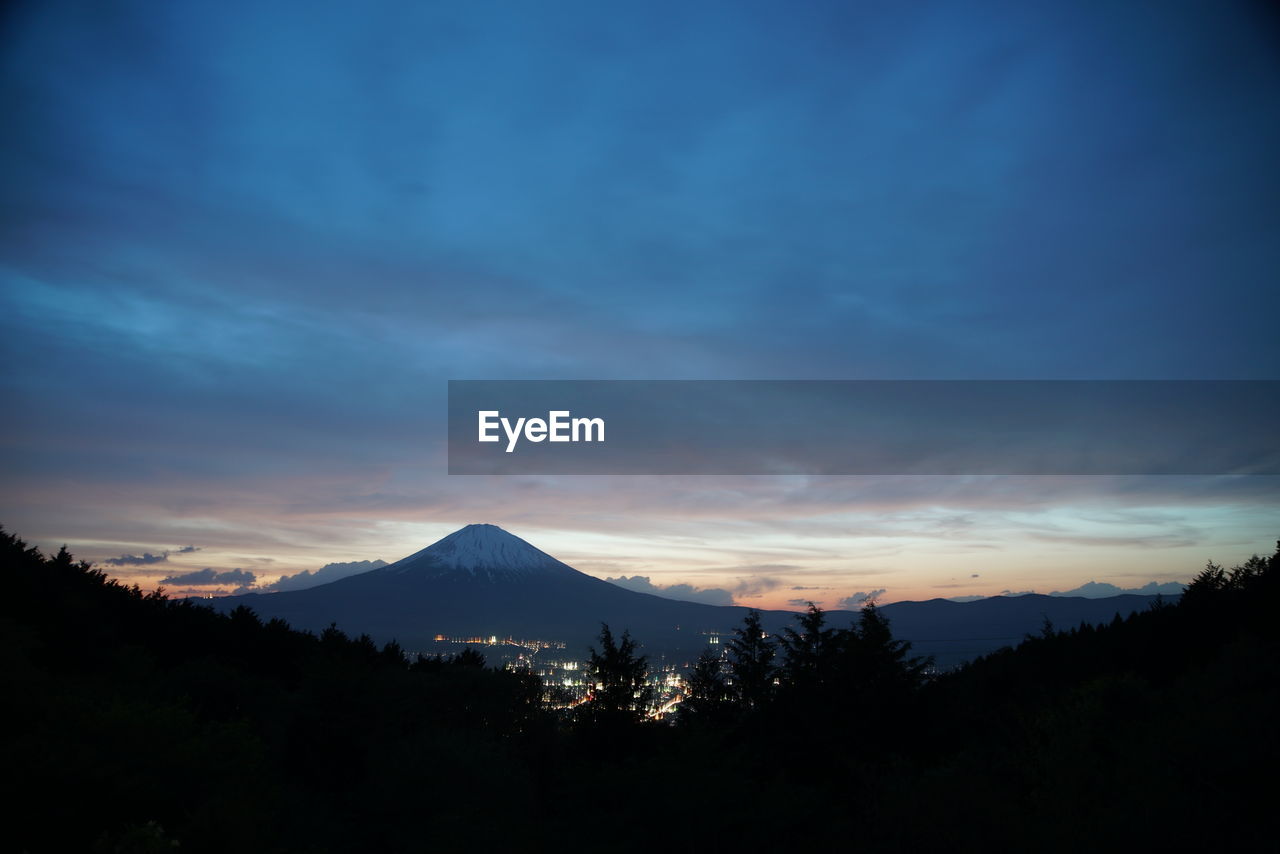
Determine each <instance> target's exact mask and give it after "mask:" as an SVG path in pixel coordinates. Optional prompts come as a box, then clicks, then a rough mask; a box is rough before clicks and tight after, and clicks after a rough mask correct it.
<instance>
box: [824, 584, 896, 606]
mask: <svg viewBox="0 0 1280 854" xmlns="http://www.w3.org/2000/svg"><path fill="white" fill-rule="evenodd" d="M885 592H886V591H885V588H883V587H881V588H880V589H879V590H872V591H869V592H863V591H859V592H857V593H854V594H852V595H850V596H846V597H844V598H843V599H841V600H840V601H839V602H837V603H836V607H838V608H861V607H863V606H864V605H869V604H872V603H874V602H875V601H876V599H878V598H880V597H881V596H883V595H884V594H885Z"/></svg>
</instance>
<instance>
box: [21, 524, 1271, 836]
mask: <svg viewBox="0 0 1280 854" xmlns="http://www.w3.org/2000/svg"><path fill="white" fill-rule="evenodd" d="M0 572H2V575H0V578H3V582H4V596H3V597H0V633H2V634H0V650H2V651H3V652H2V654H3V655H4V656H5V668H4V673H5V674H6V677H7V681H8V683H9V687H10V692H9V697H10V701H9V702H8V703H6V704H5V706H4V710H5V711H4V714H5V718H6V720H5V721H4V723H5V724H6V725H5V726H4V728H3V732H4V735H3V743H2V744H0V750H3V755H4V756H5V758H6V769H5V771H6V773H5V774H4V775H2V776H0V780H2V781H3V782H0V786H2V787H3V790H2V791H0V796H2V797H3V799H4V803H5V804H6V806H7V807H8V808H9V814H10V816H11V818H10V821H9V822H8V824H7V826H6V830H5V836H6V842H7V843H8V847H10V848H12V850H17V851H30V852H44V851H51V852H52V851H70V850H75V851H100V852H150V851H173V850H181V851H194V852H204V851H209V852H215V851H234V850H242V851H263V852H295V851H296V852H330V851H331V852H342V851H374V852H377V851H427V850H460V849H471V850H486V849H492V848H497V847H511V848H516V849H517V850H551V849H556V850H563V849H564V848H566V847H574V848H581V847H582V846H583V844H585V845H586V846H587V847H589V848H591V849H593V850H636V851H640V850H643V851H652V850H654V849H660V850H675V851H692V850H727V849H732V848H737V849H739V850H761V849H765V848H770V847H778V848H779V850H783V849H785V850H791V849H793V848H795V847H796V846H797V845H803V846H804V847H806V848H808V847H815V846H816V847H818V848H822V849H826V848H831V847H833V846H839V848H840V849H841V850H843V849H846V848H856V849H858V850H862V851H889V850H959V851H1000V850H1027V851H1076V850H1080V849H1081V848H1089V849H1097V848H1102V849H1106V850H1124V849H1125V848H1130V849H1133V850H1142V851H1148V850H1158V849H1160V848H1164V847H1169V848H1172V849H1177V850H1188V849H1203V850H1263V849H1265V848H1266V847H1267V846H1268V843H1270V841H1271V835H1272V829H1271V820H1270V815H1271V814H1272V810H1273V807H1274V804H1273V795H1272V793H1271V791H1270V789H1269V787H1266V786H1259V785H1258V784H1257V782H1256V781H1257V779H1258V772H1259V771H1263V772H1265V771H1266V769H1269V768H1271V767H1274V763H1275V762H1276V760H1277V759H1280V755H1277V754H1278V753H1280V749H1278V747H1277V740H1276V738H1275V735H1274V721H1275V719H1276V713H1277V711H1278V710H1277V690H1278V689H1277V685H1278V684H1280V682H1278V680H1277V677H1280V673H1278V672H1277V671H1278V670H1280V668H1278V667H1277V653H1280V637H1278V630H1277V626H1278V625H1280V622H1278V621H1277V620H1276V619H1275V614H1276V609H1277V606H1278V605H1280V601H1278V600H1280V596H1278V595H1277V587H1278V586H1280V548H1278V549H1277V553H1276V554H1275V555H1273V556H1272V557H1270V558H1256V557H1255V558H1253V559H1252V560H1250V561H1248V562H1246V563H1245V564H1243V565H1242V566H1239V567H1236V568H1234V569H1232V570H1226V569H1223V568H1220V567H1217V566H1215V565H1213V564H1210V565H1209V567H1208V568H1206V570H1205V572H1203V573H1202V574H1201V575H1200V576H1199V577H1198V578H1197V579H1196V580H1195V581H1194V582H1193V583H1192V584H1191V585H1190V586H1189V588H1188V590H1187V592H1186V594H1185V595H1184V596H1183V597H1182V599H1181V601H1180V602H1178V604H1176V605H1173V604H1165V605H1160V606H1157V607H1154V608H1151V609H1149V610H1146V611H1143V612H1140V613H1137V614H1133V615H1131V616H1129V617H1128V618H1127V619H1119V618H1117V619H1115V620H1114V621H1112V622H1111V623H1110V624H1108V625H1104V626H1100V627H1090V626H1081V627H1077V628H1074V629H1071V630H1068V631H1057V630H1054V629H1053V628H1051V627H1049V626H1046V627H1045V628H1044V630H1043V631H1042V632H1041V633H1040V634H1039V635H1038V636H1035V637H1032V638H1028V639H1027V640H1026V641H1025V642H1023V643H1022V644H1020V645H1019V646H1018V647H1017V648H1016V649H1007V650H1004V651H1001V652H998V653H995V654H993V655H990V656H987V657H985V658H981V659H978V660H977V661H975V662H973V663H972V664H970V665H968V666H966V667H964V668H963V669H961V670H959V671H957V672H954V673H949V674H945V675H942V676H939V677H936V678H932V679H930V678H928V677H927V676H926V671H925V669H924V664H925V662H924V661H922V660H920V659H918V658H916V657H915V655H914V651H913V650H911V649H910V648H909V647H908V645H907V644H905V643H904V642H902V641H899V640H895V639H894V637H893V635H892V632H891V625H890V621H888V620H886V619H885V617H884V616H883V612H881V611H876V610H875V609H871V610H869V611H865V612H862V613H861V614H860V615H859V616H858V619H857V620H856V621H853V622H852V623H851V624H844V622H845V621H843V620H841V621H836V620H831V619H829V618H830V617H831V616H832V615H827V614H823V613H822V612H821V611H819V610H817V609H814V610H811V611H810V612H809V613H808V614H806V615H802V616H801V617H800V618H799V619H797V620H796V621H795V622H794V623H793V625H792V626H791V627H790V631H789V632H783V633H781V634H780V635H778V636H776V637H767V636H766V635H765V633H764V632H763V631H762V630H761V628H760V624H759V622H758V618H759V615H757V614H755V613H754V612H748V613H747V614H746V616H745V619H744V620H743V621H742V623H741V625H739V626H738V627H737V629H736V630H735V632H734V633H733V635H732V637H731V638H730V639H729V647H730V650H729V654H728V655H727V656H726V657H725V659H724V660H723V661H720V660H718V659H715V658H712V657H709V656H708V657H704V658H703V659H701V660H700V661H699V662H698V666H697V667H696V668H695V671H694V674H693V677H692V679H691V685H690V689H689V696H688V697H687V698H686V701H685V703H684V704H682V706H681V709H680V712H679V713H678V714H677V715H675V717H674V720H673V719H671V718H668V719H666V720H664V721H652V720H648V719H646V717H645V715H644V714H643V710H644V697H643V694H644V689H643V687H642V685H641V683H640V682H639V681H637V680H638V675H639V674H642V673H643V670H644V668H645V666H646V662H645V660H644V657H643V656H642V655H641V652H642V649H641V648H640V647H638V646H637V645H636V644H635V643H634V642H633V641H632V639H631V638H630V637H629V636H628V635H627V634H625V633H623V634H614V633H613V632H612V631H610V630H609V629H608V628H605V629H604V630H602V631H601V632H600V636H599V637H598V638H597V640H596V644H595V646H596V649H595V654H594V655H593V656H592V658H591V661H590V665H589V668H588V669H589V671H590V677H591V679H592V680H593V682H594V684H596V686H597V687H596V690H595V691H594V692H593V694H592V695H591V699H590V700H589V701H588V702H585V703H583V704H581V705H580V706H578V707H577V708H574V709H569V710H556V709H554V708H553V707H552V706H551V705H550V704H549V703H548V702H547V699H546V695H545V693H544V692H543V691H542V690H541V686H540V685H539V684H538V683H537V681H536V680H535V679H533V678H531V677H528V676H522V675H517V674H514V673H508V672H503V671H497V670H493V669H489V668H486V667H485V666H484V662H483V659H482V658H481V657H480V656H478V655H477V654H475V653H470V654H467V655H464V656H460V657H459V658H457V659H455V660H452V661H445V660H443V659H439V658H421V657H420V658H417V659H416V660H414V661H410V660H408V658H407V657H406V656H405V655H404V654H403V652H402V651H401V649H400V648H399V647H398V646H396V645H394V644H385V645H382V646H379V645H377V644H375V643H374V642H373V641H372V640H371V639H370V638H368V637H358V638H352V637H348V636H347V635H346V634H344V633H343V632H342V631H341V630H340V629H338V628H336V627H331V628H329V629H326V630H324V631H322V632H320V633H318V634H316V633H305V632H299V631H295V630H293V629H291V628H290V627H289V626H288V625H287V624H285V623H284V622H283V621H280V620H269V621H266V622H264V621H262V620H261V619H260V618H259V617H258V616H257V615H255V614H254V613H253V612H252V611H250V610H249V609H247V608H238V609H236V610H234V611H232V612H231V613H230V614H219V613H216V612H214V611H212V610H210V609H208V608H205V607H202V606H200V605H198V604H196V603H194V602H190V601H173V600H169V599H166V598H165V597H164V596H162V595H156V594H150V595H144V594H143V593H141V591H139V590H138V589H137V588H127V587H124V586H122V585H120V584H118V583H116V582H113V581H111V580H110V579H108V578H107V577H106V576H105V575H104V574H103V573H101V572H99V571H95V570H94V569H92V568H91V567H90V566H89V565H87V564H85V563H77V562H75V561H74V560H73V559H72V557H71V556H70V555H69V554H67V552H66V550H65V549H64V550H63V551H61V552H60V553H59V554H58V555H57V556H55V557H52V558H46V557H44V556H42V555H41V554H39V553H38V552H37V551H36V550H34V549H29V548H27V546H26V544H25V543H23V542H22V541H21V540H19V539H17V538H16V537H13V536H11V535H8V534H0ZM616 628H617V629H619V630H621V629H623V628H626V627H625V626H623V625H619V626H617V627H616ZM640 640H643V638H640ZM584 841H585V842H584ZM173 843H178V847H177V848H176V849H175V847H174V845H173Z"/></svg>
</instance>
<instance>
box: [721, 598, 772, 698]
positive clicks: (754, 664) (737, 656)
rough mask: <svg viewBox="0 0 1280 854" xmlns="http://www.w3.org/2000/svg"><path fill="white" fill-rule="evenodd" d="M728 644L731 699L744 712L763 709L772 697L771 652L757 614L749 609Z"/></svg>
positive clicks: (769, 642) (770, 643)
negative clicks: (731, 681)
mask: <svg viewBox="0 0 1280 854" xmlns="http://www.w3.org/2000/svg"><path fill="white" fill-rule="evenodd" d="M733 633H734V635H735V637H734V638H732V639H731V640H729V641H728V643H727V646H728V648H729V661H728V666H729V674H730V676H731V678H732V680H733V684H732V685H731V686H730V690H731V692H732V695H733V698H734V699H735V700H737V701H738V703H739V704H740V705H741V707H742V708H743V709H744V710H747V709H754V708H758V707H760V706H763V705H764V704H765V703H767V702H768V701H769V699H770V698H771V697H772V696H773V687H774V686H773V680H774V666H773V657H774V654H775V649H774V645H773V642H772V641H770V640H769V637H768V635H766V634H765V631H764V628H763V627H762V626H761V625H760V612H759V611H757V610H755V609H754V608H752V609H751V610H749V611H747V616H746V617H744V618H743V620H742V627H741V628H738V629H734V630H733Z"/></svg>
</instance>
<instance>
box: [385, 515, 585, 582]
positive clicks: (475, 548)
mask: <svg viewBox="0 0 1280 854" xmlns="http://www.w3.org/2000/svg"><path fill="white" fill-rule="evenodd" d="M565 570H568V571H569V572H573V571H574V570H573V569H571V568H570V567H569V566H567V565H565V564H563V563H561V562H560V561H558V560H556V559H555V558H553V557H552V556H551V555H549V554H547V553H546V552H544V551H542V550H541V549H538V548H535V547H534V546H532V545H530V544H529V543H527V542H525V541H524V540H522V539H520V538H519V537H517V536H515V535H514V534H509V533H507V532H506V531H504V530H502V529H501V528H499V527H498V526H497V525H485V524H476V525H467V526H466V527H465V528H459V529H458V530H456V531H454V532H453V533H452V534H450V535H448V536H447V537H445V538H444V539H441V540H438V541H437V542H434V543H432V544H431V545H429V546H427V547H426V548H425V549H423V550H422V551H420V552H416V553H414V554H411V555H409V556H408V557H406V558H403V559H401V560H398V561H396V562H395V563H393V564H391V565H390V566H386V567H383V569H382V570H380V571H381V572H386V573H395V574H407V573H413V574H422V575H425V576H431V577H437V576H442V575H469V576H473V577H478V578H487V579H489V580H493V581H497V580H501V579H504V578H519V577H525V576H531V575H541V574H545V573H547V572H553V573H559V572H563V571H565Z"/></svg>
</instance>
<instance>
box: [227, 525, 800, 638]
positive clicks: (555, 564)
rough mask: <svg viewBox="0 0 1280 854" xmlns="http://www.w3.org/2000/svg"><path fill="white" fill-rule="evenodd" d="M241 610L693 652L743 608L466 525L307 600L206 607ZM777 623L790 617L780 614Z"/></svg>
mask: <svg viewBox="0 0 1280 854" xmlns="http://www.w3.org/2000/svg"><path fill="white" fill-rule="evenodd" d="M213 604H214V605H215V607H217V608H218V609H219V610H228V609H230V608H234V607H235V606H237V605H247V606H248V607H250V608H252V609H253V610H254V611H255V612H257V614H258V615H259V616H260V617H262V618H263V619H269V618H272V617H280V618H282V619H284V620H287V621H288V622H289V623H290V625H292V626H293V627H294V628H299V629H310V630H312V631H320V630H323V629H324V628H325V627H327V626H328V625H330V624H331V623H337V624H338V627H339V628H341V629H343V630H344V631H346V632H347V633H349V634H359V633H367V634H369V635H371V636H372V637H373V638H374V639H375V640H378V641H387V640H393V639H394V640H396V641H398V642H399V643H400V644H401V645H402V646H404V647H405V648H406V649H411V650H413V649H428V648H430V646H431V644H433V643H434V641H435V638H436V636H437V635H444V636H446V637H489V636H492V635H496V636H498V637H515V638H520V639H530V640H533V639H537V640H548V641H564V642H565V643H566V644H567V645H568V646H569V647H570V648H573V649H575V650H581V649H585V648H586V646H587V645H588V644H590V643H592V642H593V640H594V638H595V637H596V636H597V635H598V634H599V632H600V624H601V623H602V622H603V623H608V624H609V627H610V628H611V629H613V631H614V632H615V633H621V632H622V631H624V630H629V631H630V632H631V634H632V635H633V636H635V637H636V638H637V639H638V640H642V641H644V643H645V644H646V646H648V647H651V648H652V647H658V648H663V649H670V650H673V651H674V650H680V649H688V650H693V651H695V652H696V650H698V649H701V648H703V647H704V646H705V645H706V642H707V638H706V634H705V633H707V632H725V631H728V630H729V629H730V628H731V627H732V626H735V625H740V624H741V623H742V618H743V616H744V615H745V614H746V610H747V609H746V608H739V607H731V606H716V605H703V604H699V603H696V602H678V601H675V600H672V599H664V598H662V597H659V596H652V595H650V594H647V593H637V592H635V591H632V590H626V589H623V588H621V587H618V586H617V585H614V584H610V583H608V582H606V581H601V580H600V579H598V578H594V577H592V576H590V575H587V574H586V573H583V572H579V571H578V570H576V569H574V568H573V567H571V566H569V565H568V564H565V563H562V562H561V561H559V560H556V559H555V558H554V557H552V556H551V555H549V554H547V553H546V552H544V551H542V550H541V549H538V548H536V547H534V546H532V545H530V544H529V543H527V542H525V541H524V540H522V539H520V538H519V537H517V536H514V535H513V534H510V533H508V532H506V531H504V530H503V529H502V528H499V527H498V526H496V525H483V524H477V525H467V526H466V527H464V528H461V529H459V530H457V531H454V532H453V533H452V534H450V535H449V536H447V537H445V538H444V539H442V540H439V541H438V542H435V543H433V544H431V545H430V546H427V547H426V548H425V549H423V550H422V551H419V552H415V553H414V554H411V555H409V556H408V557H405V558H402V559H401V560H398V561H396V562H395V563H392V564H388V565H387V566H384V567H381V568H379V569H374V570H371V571H369V572H364V573H360V574H359V575H352V576H349V577H347V578H342V579H339V580H337V581H332V582H329V583H328V584H321V585H318V586H316V587H311V588H308V589H305V590H293V591H284V592H279V593H263V594H257V593H250V594H247V595H243V596H229V597H226V598H223V599H218V600H214V602H213ZM778 614H780V615H782V616H783V618H784V619H789V618H790V616H791V615H790V614H789V613H786V612H778Z"/></svg>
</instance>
